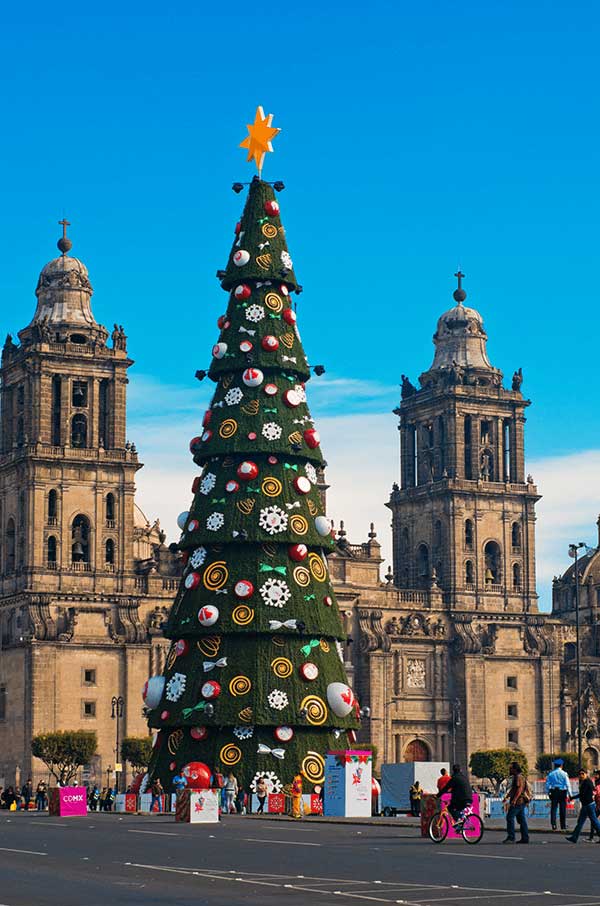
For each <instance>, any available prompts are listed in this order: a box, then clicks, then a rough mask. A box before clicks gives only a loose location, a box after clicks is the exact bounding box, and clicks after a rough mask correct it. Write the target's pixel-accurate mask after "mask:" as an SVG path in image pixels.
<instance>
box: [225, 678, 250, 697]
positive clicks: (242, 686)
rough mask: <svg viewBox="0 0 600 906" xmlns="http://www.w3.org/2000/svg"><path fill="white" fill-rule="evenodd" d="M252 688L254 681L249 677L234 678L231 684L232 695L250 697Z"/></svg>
mask: <svg viewBox="0 0 600 906" xmlns="http://www.w3.org/2000/svg"><path fill="white" fill-rule="evenodd" d="M251 688H252V681H251V680H250V679H249V678H248V677H247V676H242V675H240V676H234V677H233V679H232V680H230V682H229V691H230V693H231V695H234V696H237V695H248V693H249V692H250V689H251Z"/></svg>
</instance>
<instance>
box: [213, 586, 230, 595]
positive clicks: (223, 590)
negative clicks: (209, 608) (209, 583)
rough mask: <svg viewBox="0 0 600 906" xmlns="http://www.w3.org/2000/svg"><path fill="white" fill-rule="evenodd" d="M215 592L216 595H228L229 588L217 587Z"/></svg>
mask: <svg viewBox="0 0 600 906" xmlns="http://www.w3.org/2000/svg"><path fill="white" fill-rule="evenodd" d="M215 594H216V595H226V594H227V589H226V588H215Z"/></svg>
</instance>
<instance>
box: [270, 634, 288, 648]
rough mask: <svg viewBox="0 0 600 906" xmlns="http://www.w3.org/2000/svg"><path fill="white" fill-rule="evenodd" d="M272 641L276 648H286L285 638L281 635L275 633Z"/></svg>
mask: <svg viewBox="0 0 600 906" xmlns="http://www.w3.org/2000/svg"><path fill="white" fill-rule="evenodd" d="M271 641H272V642H273V644H274V645H275V647H276V648H285V640H284V639H282V638H281V636H280V635H274V636H273V638H272V639H271Z"/></svg>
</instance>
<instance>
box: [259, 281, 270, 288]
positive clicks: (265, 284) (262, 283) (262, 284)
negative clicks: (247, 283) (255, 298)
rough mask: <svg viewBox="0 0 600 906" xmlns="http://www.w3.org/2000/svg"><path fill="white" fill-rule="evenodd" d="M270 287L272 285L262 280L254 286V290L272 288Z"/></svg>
mask: <svg viewBox="0 0 600 906" xmlns="http://www.w3.org/2000/svg"><path fill="white" fill-rule="evenodd" d="M272 285H273V284H272V283H271V281H270V280H262V281H260V282H258V283H257V284H256V288H257V289H260V288H261V286H272Z"/></svg>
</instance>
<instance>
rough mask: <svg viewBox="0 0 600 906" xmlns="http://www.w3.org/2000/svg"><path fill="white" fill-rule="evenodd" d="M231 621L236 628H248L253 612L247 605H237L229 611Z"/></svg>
mask: <svg viewBox="0 0 600 906" xmlns="http://www.w3.org/2000/svg"><path fill="white" fill-rule="evenodd" d="M231 619H232V620H233V622H234V623H235V624H236V626H248V625H249V624H250V623H251V622H252V620H253V619H254V610H253V609H252V607H248V605H247V604H238V606H237V607H234V608H233V610H232V611H231Z"/></svg>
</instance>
